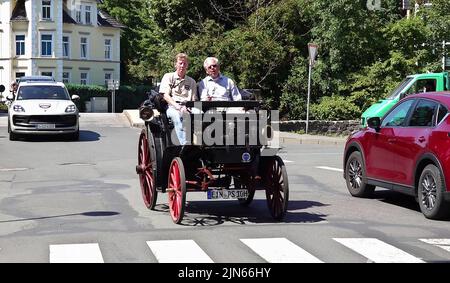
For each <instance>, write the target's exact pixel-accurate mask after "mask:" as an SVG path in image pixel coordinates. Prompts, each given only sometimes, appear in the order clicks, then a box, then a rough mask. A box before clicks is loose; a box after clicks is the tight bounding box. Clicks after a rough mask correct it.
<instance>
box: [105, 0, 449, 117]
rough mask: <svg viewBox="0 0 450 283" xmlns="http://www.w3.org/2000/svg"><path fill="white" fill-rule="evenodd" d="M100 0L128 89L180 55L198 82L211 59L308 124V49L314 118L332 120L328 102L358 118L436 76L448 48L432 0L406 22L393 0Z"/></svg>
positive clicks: (444, 9)
mask: <svg viewBox="0 0 450 283" xmlns="http://www.w3.org/2000/svg"><path fill="white" fill-rule="evenodd" d="M102 2H103V4H102V8H104V9H106V10H107V11H108V12H109V13H110V14H111V15H112V16H114V17H115V18H116V19H118V20H120V21H121V22H122V23H124V24H125V25H127V28H126V29H125V30H124V31H123V34H122V70H124V73H123V74H122V78H123V79H124V80H125V81H126V82H127V83H128V84H136V83H142V82H144V83H145V82H147V80H148V78H149V77H153V78H155V79H156V80H160V79H161V77H162V75H163V74H164V73H165V72H168V71H172V70H173V57H174V55H175V54H176V53H178V52H186V53H187V54H188V55H189V56H190V58H191V63H190V67H189V71H188V75H190V76H192V77H193V78H194V79H196V80H200V79H201V78H203V77H204V76H205V72H204V70H203V60H204V59H205V58H206V57H208V56H216V57H218V58H219V59H220V60H221V63H222V72H223V73H224V74H226V75H228V76H229V77H231V78H233V79H234V80H235V81H236V82H237V83H238V86H239V87H241V88H259V89H261V90H262V94H263V97H264V98H265V100H266V102H267V103H268V104H269V105H270V106H271V107H272V108H276V107H279V108H280V110H281V113H282V114H283V115H284V117H285V118H289V119H300V118H301V119H303V118H305V117H306V94H307V91H308V49H307V44H308V43H309V42H315V43H317V44H318V45H319V49H318V57H317V62H316V64H315V66H314V68H313V72H312V81H311V105H314V106H313V108H314V109H315V111H316V112H314V113H313V114H314V115H316V114H317V115H319V116H321V117H332V116H333V115H332V114H331V112H330V113H328V112H327V111H328V110H327V109H328V108H329V107H331V106H329V105H333V103H335V104H336V105H335V106H336V107H340V106H342V105H347V106H348V107H349V109H348V111H347V112H345V111H342V112H341V113H340V114H339V115H337V116H339V117H346V118H348V117H353V116H354V117H356V118H358V116H359V115H360V114H361V113H362V111H364V110H365V109H366V108H367V107H369V106H370V105H371V104H372V103H373V102H375V101H376V100H378V99H380V98H382V97H385V96H387V95H388V94H389V93H390V92H391V91H392V89H393V88H394V86H395V85H396V84H397V83H399V82H400V81H401V80H402V79H403V78H404V77H405V76H406V75H409V74H414V73H421V72H427V71H440V68H441V60H442V57H441V56H442V53H443V51H444V50H443V49H442V41H443V40H446V41H450V33H449V32H448V31H449V30H450V14H449V13H448V11H449V10H450V1H449V0H433V1H432V3H433V5H432V6H431V7H430V8H425V7H424V6H421V7H420V9H419V11H418V12H417V14H414V13H413V15H412V16H411V17H410V18H408V19H407V18H406V17H405V12H404V11H402V10H400V7H399V6H400V2H399V1H398V0H383V1H381V4H382V10H380V11H371V10H369V9H367V0H336V1H330V0H314V1H311V0H223V1H220V0H208V1H201V0H168V1H167V0H134V1H119V0H104V1H102ZM412 2H414V1H412ZM322 98H324V99H322ZM332 101H334V102H332ZM342 107H343V106H342ZM355 111H357V113H356V114H355ZM358 111H359V112H358ZM327 113H328V114H327Z"/></svg>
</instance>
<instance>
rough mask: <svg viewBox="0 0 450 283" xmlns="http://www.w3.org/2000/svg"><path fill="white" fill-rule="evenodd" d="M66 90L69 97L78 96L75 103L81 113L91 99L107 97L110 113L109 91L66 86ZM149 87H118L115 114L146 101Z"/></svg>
mask: <svg viewBox="0 0 450 283" xmlns="http://www.w3.org/2000/svg"><path fill="white" fill-rule="evenodd" d="M66 87H67V90H68V91H69V93H70V95H71V96H72V95H78V96H79V97H80V100H78V101H76V102H75V103H76V104H77V107H78V109H79V110H80V111H81V112H85V111H86V101H90V99H91V98H92V97H108V100H109V111H111V91H108V90H107V89H106V88H105V87H103V86H95V85H79V84H67V85H66ZM150 89H151V87H149V86H120V88H119V89H118V90H117V91H116V107H115V110H116V112H122V111H123V110H124V109H136V108H138V107H139V106H140V105H141V104H142V102H143V101H144V100H145V99H147V94H146V93H147V92H149V91H150Z"/></svg>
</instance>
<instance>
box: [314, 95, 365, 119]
mask: <svg viewBox="0 0 450 283" xmlns="http://www.w3.org/2000/svg"><path fill="white" fill-rule="evenodd" d="M360 114H361V112H360V110H359V108H358V106H356V105H355V104H353V103H352V102H350V101H349V100H347V99H346V98H345V97H342V96H336V95H333V96H331V97H330V96H325V97H323V98H322V99H321V101H320V103H319V104H314V105H311V117H312V118H314V119H316V120H333V121H338V120H353V119H356V118H359V115H360Z"/></svg>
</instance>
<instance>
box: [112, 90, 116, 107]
mask: <svg viewBox="0 0 450 283" xmlns="http://www.w3.org/2000/svg"><path fill="white" fill-rule="evenodd" d="M111 97H112V101H111V112H112V113H116V88H115V87H113V89H112V96H111Z"/></svg>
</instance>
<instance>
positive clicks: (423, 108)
mask: <svg viewBox="0 0 450 283" xmlns="http://www.w3.org/2000/svg"><path fill="white" fill-rule="evenodd" d="M437 108H438V104H437V103H436V102H433V101H429V100H423V99H422V100H420V101H419V103H418V104H417V106H416V108H415V109H414V112H413V113H412V115H411V120H410V122H409V126H411V127H431V126H433V116H434V113H435V112H436V109H437Z"/></svg>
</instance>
